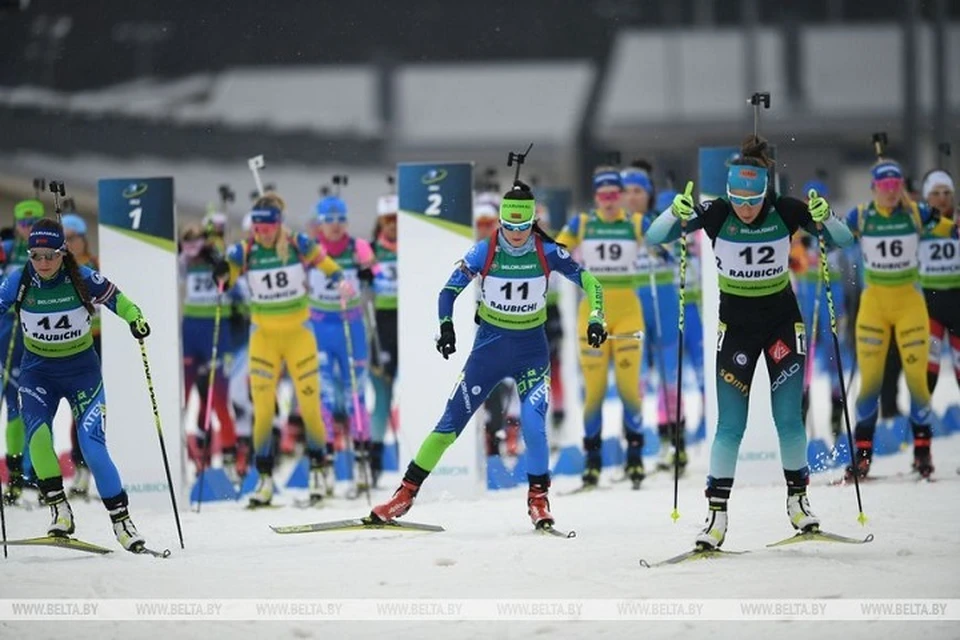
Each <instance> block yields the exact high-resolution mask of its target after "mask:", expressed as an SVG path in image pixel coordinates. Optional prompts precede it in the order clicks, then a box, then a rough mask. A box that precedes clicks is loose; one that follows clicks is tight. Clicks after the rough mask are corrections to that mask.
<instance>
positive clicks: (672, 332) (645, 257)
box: [620, 160, 687, 470]
mask: <svg viewBox="0 0 960 640" xmlns="http://www.w3.org/2000/svg"><path fill="white" fill-rule="evenodd" d="M651 170H652V167H651V166H650V164H649V163H647V162H646V161H643V160H638V161H637V162H635V163H634V165H633V166H631V167H628V168H626V169H624V170H623V171H621V172H620V177H621V179H622V180H623V187H624V198H623V199H624V203H625V204H626V206H627V210H628V211H631V212H632V213H635V214H640V216H641V217H642V219H643V226H644V228H646V227H648V226H650V223H651V222H653V219H654V218H655V217H656V215H657V212H656V211H653V210H652V205H653V204H654V203H655V202H656V200H655V198H656V193H655V190H654V187H653V181H652V180H651V179H650V174H649V172H650V171H651ZM637 257H638V260H637V296H638V297H639V298H640V307H641V308H642V309H643V321H644V324H645V325H646V336H645V339H644V343H645V347H646V358H645V359H646V361H647V362H646V363H643V364H647V366H648V367H649V369H650V370H651V371H656V372H657V376H656V377H657V387H658V388H657V390H656V394H657V414H658V420H657V434H658V435H659V438H660V460H659V461H658V462H657V468H658V469H660V470H665V469H672V468H673V459H672V456H673V452H672V445H673V443H674V442H675V431H676V429H677V428H679V429H680V460H679V464H680V468H681V470H682V469H684V468H685V467H686V465H687V454H686V446H685V443H686V433H685V429H684V425H683V424H682V420H683V418H682V416H680V417H678V416H677V415H676V414H677V393H678V390H677V367H678V366H679V365H678V362H677V353H678V350H677V341H678V340H679V337H680V333H679V331H678V330H677V325H676V323H675V322H673V321H672V320H673V318H676V317H677V314H678V313H679V312H680V297H679V296H678V295H677V282H676V260H675V259H674V258H673V256H672V255H671V253H670V251H668V250H667V249H666V248H663V247H658V246H655V245H648V243H643V244H642V245H640V247H639V248H638V253H637Z"/></svg>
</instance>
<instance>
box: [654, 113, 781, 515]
mask: <svg viewBox="0 0 960 640" xmlns="http://www.w3.org/2000/svg"><path fill="white" fill-rule="evenodd" d="M767 99H768V100H769V96H768V98H767ZM686 191H687V194H688V195H689V194H690V193H691V192H692V191H693V183H692V182H688V183H687V189H686ZM686 288H687V222H686V220H681V221H680V290H679V293H680V309H679V312H678V313H677V329H678V339H677V428H676V429H675V430H674V432H673V453H674V455H673V513H671V514H670V517H671V518H672V519H673V521H674V522H676V521H677V520H679V519H680V510H679V508H678V500H679V494H680V416H681V415H682V414H681V413H680V411H681V408H682V406H683V385H682V383H683V322H684V314H685V311H686V306H687V305H686Z"/></svg>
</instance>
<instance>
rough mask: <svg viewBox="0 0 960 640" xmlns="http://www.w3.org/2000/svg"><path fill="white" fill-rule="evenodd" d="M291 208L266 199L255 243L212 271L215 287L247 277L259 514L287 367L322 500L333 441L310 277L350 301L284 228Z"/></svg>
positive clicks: (315, 254) (325, 266)
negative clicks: (312, 272)
mask: <svg viewBox="0 0 960 640" xmlns="http://www.w3.org/2000/svg"><path fill="white" fill-rule="evenodd" d="M285 208H286V205H285V203H284V201H283V199H282V198H281V197H280V196H279V195H277V194H275V193H267V194H265V195H263V196H261V197H260V198H259V199H258V200H257V201H256V202H255V203H254V205H253V211H252V212H251V219H252V222H253V236H252V237H251V238H249V239H247V240H244V241H241V242H238V243H236V244H234V245H232V246H230V248H229V249H228V250H227V256H226V259H225V260H222V261H220V262H218V263H217V265H216V266H215V267H214V279H215V280H216V281H217V282H223V283H225V284H232V283H233V282H235V281H236V280H237V278H238V277H240V276H241V275H246V277H247V284H248V286H249V288H250V318H251V322H252V324H253V328H252V331H251V333H250V347H249V353H250V391H251V395H252V396H253V448H254V451H255V456H256V468H257V472H258V473H259V474H260V479H259V482H258V484H257V488H256V489H255V491H254V493H253V495H252V496H251V497H250V507H253V508H256V507H261V506H265V505H268V504H270V502H271V500H273V492H274V483H273V476H272V474H273V467H274V460H275V457H276V450H275V442H274V438H273V437H272V428H271V427H272V425H273V415H274V409H275V408H276V393H277V382H278V380H279V379H280V370H281V366H282V365H284V364H285V365H286V368H287V370H288V371H289V373H290V377H291V378H292V379H293V383H294V388H295V390H296V394H297V399H298V401H299V403H300V409H301V411H302V413H303V421H304V424H305V425H306V428H307V448H308V449H309V452H310V469H311V473H310V493H311V500H314V499H320V498H322V496H323V493H324V489H323V482H322V477H321V476H322V469H323V467H324V465H325V463H326V458H327V455H326V440H327V434H326V430H325V428H324V423H323V416H322V415H321V413H320V375H319V362H318V358H317V341H316V339H315V338H314V336H313V331H312V330H311V327H310V324H309V319H310V313H309V309H308V298H307V269H308V268H311V267H315V268H318V269H322V270H323V271H324V272H325V273H327V274H328V275H329V276H330V277H331V279H332V282H333V283H334V284H333V287H334V289H336V290H340V291H341V292H343V294H344V295H349V294H350V289H349V287H348V286H347V285H345V284H342V283H343V279H342V274H341V273H340V269H339V267H337V264H336V263H335V262H334V261H333V260H332V259H331V258H330V257H329V256H327V255H326V254H325V253H324V252H323V251H322V250H320V249H319V248H318V247H317V245H316V244H314V242H313V241H312V240H311V239H310V238H308V237H307V236H306V235H305V234H302V233H297V234H291V233H290V231H289V230H288V229H287V228H286V227H285V226H284V225H283V212H284V210H285ZM317 496H319V497H317Z"/></svg>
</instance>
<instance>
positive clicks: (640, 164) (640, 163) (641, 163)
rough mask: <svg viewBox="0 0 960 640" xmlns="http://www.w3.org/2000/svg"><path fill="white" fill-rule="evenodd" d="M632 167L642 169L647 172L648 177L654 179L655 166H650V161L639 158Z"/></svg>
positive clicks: (632, 163)
mask: <svg viewBox="0 0 960 640" xmlns="http://www.w3.org/2000/svg"><path fill="white" fill-rule="evenodd" d="M630 166H631V167H633V168H634V169H640V170H641V171H646V172H647V175H648V176H650V177H651V178H652V177H653V165H652V164H650V161H649V160H647V159H645V158H637V159H636V160H634V161H633V162H631V163H630Z"/></svg>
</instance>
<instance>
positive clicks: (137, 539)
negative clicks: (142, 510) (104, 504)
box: [110, 507, 144, 553]
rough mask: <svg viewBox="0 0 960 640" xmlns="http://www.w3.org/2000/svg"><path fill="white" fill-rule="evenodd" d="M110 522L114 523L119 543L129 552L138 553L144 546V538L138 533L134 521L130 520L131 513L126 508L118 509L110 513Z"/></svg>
mask: <svg viewBox="0 0 960 640" xmlns="http://www.w3.org/2000/svg"><path fill="white" fill-rule="evenodd" d="M110 522H112V523H113V535H115V536H116V537H117V542H119V543H120V546H121V547H123V548H124V549H126V550H127V551H133V552H134V553H138V552H139V551H140V549H142V548H143V546H144V539H143V536H141V535H140V532H139V531H137V527H136V526H134V524H133V520H131V519H130V512H129V511H127V508H126V507H118V508H116V509H112V510H111V511H110Z"/></svg>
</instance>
